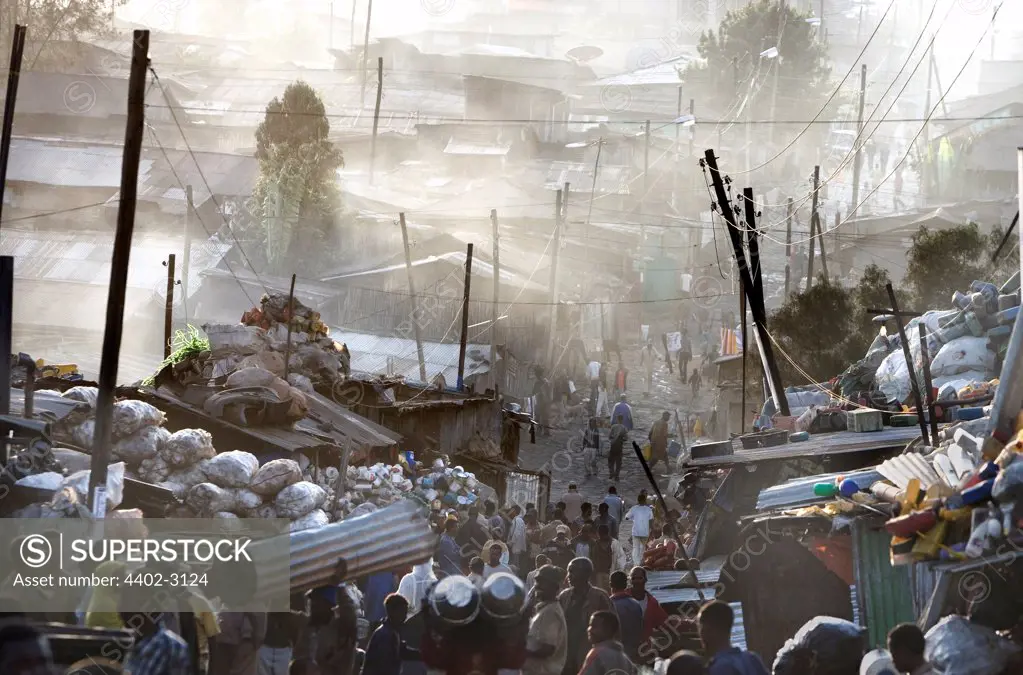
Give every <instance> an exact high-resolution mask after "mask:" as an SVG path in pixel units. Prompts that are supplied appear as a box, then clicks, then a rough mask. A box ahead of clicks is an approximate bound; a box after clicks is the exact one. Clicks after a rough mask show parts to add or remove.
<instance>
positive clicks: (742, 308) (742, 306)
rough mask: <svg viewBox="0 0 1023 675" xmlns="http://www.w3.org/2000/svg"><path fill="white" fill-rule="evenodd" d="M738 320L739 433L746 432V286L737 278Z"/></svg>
mask: <svg viewBox="0 0 1023 675" xmlns="http://www.w3.org/2000/svg"><path fill="white" fill-rule="evenodd" d="M739 320H740V321H741V322H742V323H741V324H740V325H741V326H742V402H741V404H740V405H741V406H742V408H741V411H742V417H741V418H740V419H741V420H742V421H741V422H740V423H739V433H740V434H744V433H746V352H747V351H748V350H747V348H746V288H745V286H743V283H742V280H741V279H740V280H739Z"/></svg>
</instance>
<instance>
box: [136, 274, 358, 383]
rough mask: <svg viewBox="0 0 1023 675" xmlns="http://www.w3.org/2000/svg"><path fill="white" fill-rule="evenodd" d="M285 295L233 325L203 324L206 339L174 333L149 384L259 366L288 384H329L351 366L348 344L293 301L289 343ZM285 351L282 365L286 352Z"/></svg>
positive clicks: (204, 378)
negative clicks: (168, 354)
mask: <svg viewBox="0 0 1023 675" xmlns="http://www.w3.org/2000/svg"><path fill="white" fill-rule="evenodd" d="M288 319H289V311H288V296H287V295H281V294H267V295H263V297H262V298H261V299H260V305H259V307H254V308H252V309H251V310H249V311H247V312H245V313H244V314H243V315H242V319H241V322H240V323H238V324H233V325H231V324H206V325H204V326H203V332H204V333H205V337H203V336H201V335H200V334H199V332H198V330H196V329H195V328H192V327H189V331H188V333H179V335H178V337H176V338H175V340H174V344H173V345H172V346H173V347H174V351H173V353H172V354H171V357H170V358H169V359H168V360H167V361H165V362H164V364H163V365H162V367H161V370H160V373H158V375H157V376H156V377H154V380H153V382H152V383H153V384H167V383H168V381H169V380H170V381H173V382H175V383H177V384H178V385H181V386H187V385H190V384H199V385H205V384H207V383H208V382H210V381H211V380H216V379H220V378H224V377H227V376H229V375H231V374H232V373H234V372H235V371H238V370H241V369H244V368H252V367H255V368H262V369H263V370H267V371H270V372H271V373H273V374H274V375H276V376H277V377H280V378H283V377H284V375H285V370H287V371H288V382H289V383H290V384H292V385H294V386H300V385H299V383H308V386H309V387H312V386H315V385H326V386H331V385H333V384H334V383H335V382H337V381H338V379H339V378H340V377H342V376H344V377H346V376H347V375H348V374H349V372H350V368H351V355H350V354H349V352H348V347H347V346H346V345H343V344H338V343H336V342H334V340H332V339H331V338H330V337H329V336H328V334H327V327H326V325H325V324H324V323H323V322H322V321H321V320H320V315H319V313H317V312H315V311H313V310H311V309H309V308H308V307H306V306H305V305H303V304H302V303H301V302H299V301H298V300H295V301H294V313H293V315H291V316H290V323H291V342H290V352H289V347H288ZM286 354H288V355H289V356H288V357H287V358H288V363H287V368H285V355H286Z"/></svg>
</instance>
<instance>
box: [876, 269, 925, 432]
mask: <svg viewBox="0 0 1023 675" xmlns="http://www.w3.org/2000/svg"><path fill="white" fill-rule="evenodd" d="M885 288H886V289H887V291H888V299H889V300H891V303H892V310H893V314H894V315H895V326H896V327H897V328H898V329H899V338H900V339H901V341H902V355H903V356H904V357H905V359H906V370H907V371H909V384H910V388H911V389H912V392H913V401H914V402H915V403H916V410H917V413H918V415H917V417H918V418H919V420H920V437H921V438H922V439H923V441H924V445H930V444H931V442H930V440H929V439H928V437H927V420H925V419H924V404H923V400H922V399H921V397H920V385H919V384H918V383H917V381H916V368H914V367H913V355H912V354H911V353H910V351H909V341H908V340H907V339H906V329H905V328H904V327H903V325H902V315H901V314H900V313H899V301H898V300H896V299H895V289H893V288H892V285H891V284H886V285H885ZM934 440H935V441H937V439H934Z"/></svg>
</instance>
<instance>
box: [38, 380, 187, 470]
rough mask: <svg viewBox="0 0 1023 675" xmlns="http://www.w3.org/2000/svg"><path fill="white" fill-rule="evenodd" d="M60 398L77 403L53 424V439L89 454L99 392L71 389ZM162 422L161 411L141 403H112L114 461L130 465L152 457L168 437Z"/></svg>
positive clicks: (84, 388) (87, 388)
mask: <svg viewBox="0 0 1023 675" xmlns="http://www.w3.org/2000/svg"><path fill="white" fill-rule="evenodd" d="M53 393H56V392H53ZM60 396H61V398H64V399H68V400H71V401H76V402H77V403H78V405H77V407H76V408H75V410H74V411H73V412H72V413H71V414H70V415H68V416H67V417H65V418H63V419H62V420H61V421H60V422H58V423H57V424H55V425H53V438H54V440H56V441H60V442H62V443H68V444H71V445H73V446H75V447H77V448H78V449H80V450H82V451H84V452H86V453H91V452H92V442H93V434H94V433H95V431H96V420H95V415H96V412H95V410H96V398H97V397H98V396H99V390H98V389H96V387H72V388H71V389H68V390H67V391H65V392H64V393H63V394H60ZM164 419H165V418H164V414H163V413H162V412H160V411H159V410H157V409H156V408H155V407H153V406H152V405H150V404H148V403H145V402H143V401H117V402H115V403H114V409H113V420H112V426H111V430H110V434H111V439H110V440H111V442H112V443H113V449H112V452H113V457H114V459H115V460H124V461H125V462H126V463H128V464H129V465H130V464H138V463H139V462H140V461H142V459H145V458H146V457H151V456H153V455H155V454H156V446H157V444H158V442H159V441H160V439H161V438H163V437H164V436H165V435H167V436H169V435H170V432H168V431H167V430H166V429H164V428H163V427H162V426H161V425H162V424H163V422H164Z"/></svg>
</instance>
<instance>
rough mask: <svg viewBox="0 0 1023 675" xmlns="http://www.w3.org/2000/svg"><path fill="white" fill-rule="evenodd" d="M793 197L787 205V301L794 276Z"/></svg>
mask: <svg viewBox="0 0 1023 675" xmlns="http://www.w3.org/2000/svg"><path fill="white" fill-rule="evenodd" d="M791 261H792V197H789V199H788V203H787V204H786V205H785V299H786V300H788V297H789V278H790V277H791V274H792V266H791Z"/></svg>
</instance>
